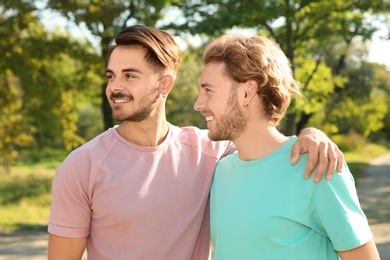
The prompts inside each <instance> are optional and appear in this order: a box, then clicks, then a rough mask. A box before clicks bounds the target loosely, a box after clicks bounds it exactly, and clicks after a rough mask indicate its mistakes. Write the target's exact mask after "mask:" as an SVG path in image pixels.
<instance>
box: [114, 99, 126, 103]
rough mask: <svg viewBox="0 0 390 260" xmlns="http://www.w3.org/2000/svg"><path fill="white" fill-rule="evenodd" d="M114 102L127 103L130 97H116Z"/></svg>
mask: <svg viewBox="0 0 390 260" xmlns="http://www.w3.org/2000/svg"><path fill="white" fill-rule="evenodd" d="M113 102H114V103H126V102H129V100H128V99H116V100H114V101H113Z"/></svg>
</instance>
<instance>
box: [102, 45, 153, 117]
mask: <svg viewBox="0 0 390 260" xmlns="http://www.w3.org/2000/svg"><path fill="white" fill-rule="evenodd" d="M106 76H107V79H108V84H107V87H106V96H107V98H108V100H109V102H110V105H111V108H112V115H113V118H114V119H115V120H118V121H133V122H140V121H143V120H145V119H146V118H147V117H148V116H149V115H150V114H151V113H152V111H153V110H154V109H155V108H156V107H157V104H158V100H159V95H160V94H159V82H160V74H159V73H158V71H156V69H154V68H153V67H152V66H151V65H150V64H149V63H147V62H146V60H145V50H144V49H143V47H142V46H139V45H128V46H117V47H116V48H115V49H114V50H113V52H112V53H111V55H110V58H109V61H108V66H107V69H106Z"/></svg>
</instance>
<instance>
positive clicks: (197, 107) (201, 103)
mask: <svg viewBox="0 0 390 260" xmlns="http://www.w3.org/2000/svg"><path fill="white" fill-rule="evenodd" d="M194 109H195V110H196V111H199V112H200V111H202V110H203V109H204V101H203V99H202V97H201V94H199V95H198V97H197V98H196V100H195V103H194Z"/></svg>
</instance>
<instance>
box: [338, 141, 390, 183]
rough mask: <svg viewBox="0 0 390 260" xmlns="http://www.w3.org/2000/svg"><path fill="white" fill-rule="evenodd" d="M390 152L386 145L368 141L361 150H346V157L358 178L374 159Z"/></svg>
mask: <svg viewBox="0 0 390 260" xmlns="http://www.w3.org/2000/svg"><path fill="white" fill-rule="evenodd" d="M389 152H390V149H389V148H387V147H385V146H381V145H378V144H373V143H367V144H365V145H364V147H363V148H361V149H359V150H354V151H349V152H345V153H344V157H345V161H346V162H347V163H348V167H349V169H350V170H351V172H352V174H353V175H354V176H355V178H356V177H357V176H359V174H361V173H362V172H363V170H364V168H365V167H366V166H367V164H368V163H369V162H370V161H371V160H372V159H374V158H376V157H378V156H380V155H382V154H386V153H389Z"/></svg>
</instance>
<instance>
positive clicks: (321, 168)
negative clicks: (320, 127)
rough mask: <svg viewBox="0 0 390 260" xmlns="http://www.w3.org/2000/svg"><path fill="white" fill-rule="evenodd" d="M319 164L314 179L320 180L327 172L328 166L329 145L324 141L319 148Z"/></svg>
mask: <svg viewBox="0 0 390 260" xmlns="http://www.w3.org/2000/svg"><path fill="white" fill-rule="evenodd" d="M318 156H319V159H318V165H317V171H316V174H315V176H314V181H315V182H319V181H320V180H321V178H322V176H323V175H324V174H325V171H326V168H327V166H328V162H329V159H328V145H327V144H325V143H323V144H320V146H319V150H318Z"/></svg>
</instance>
